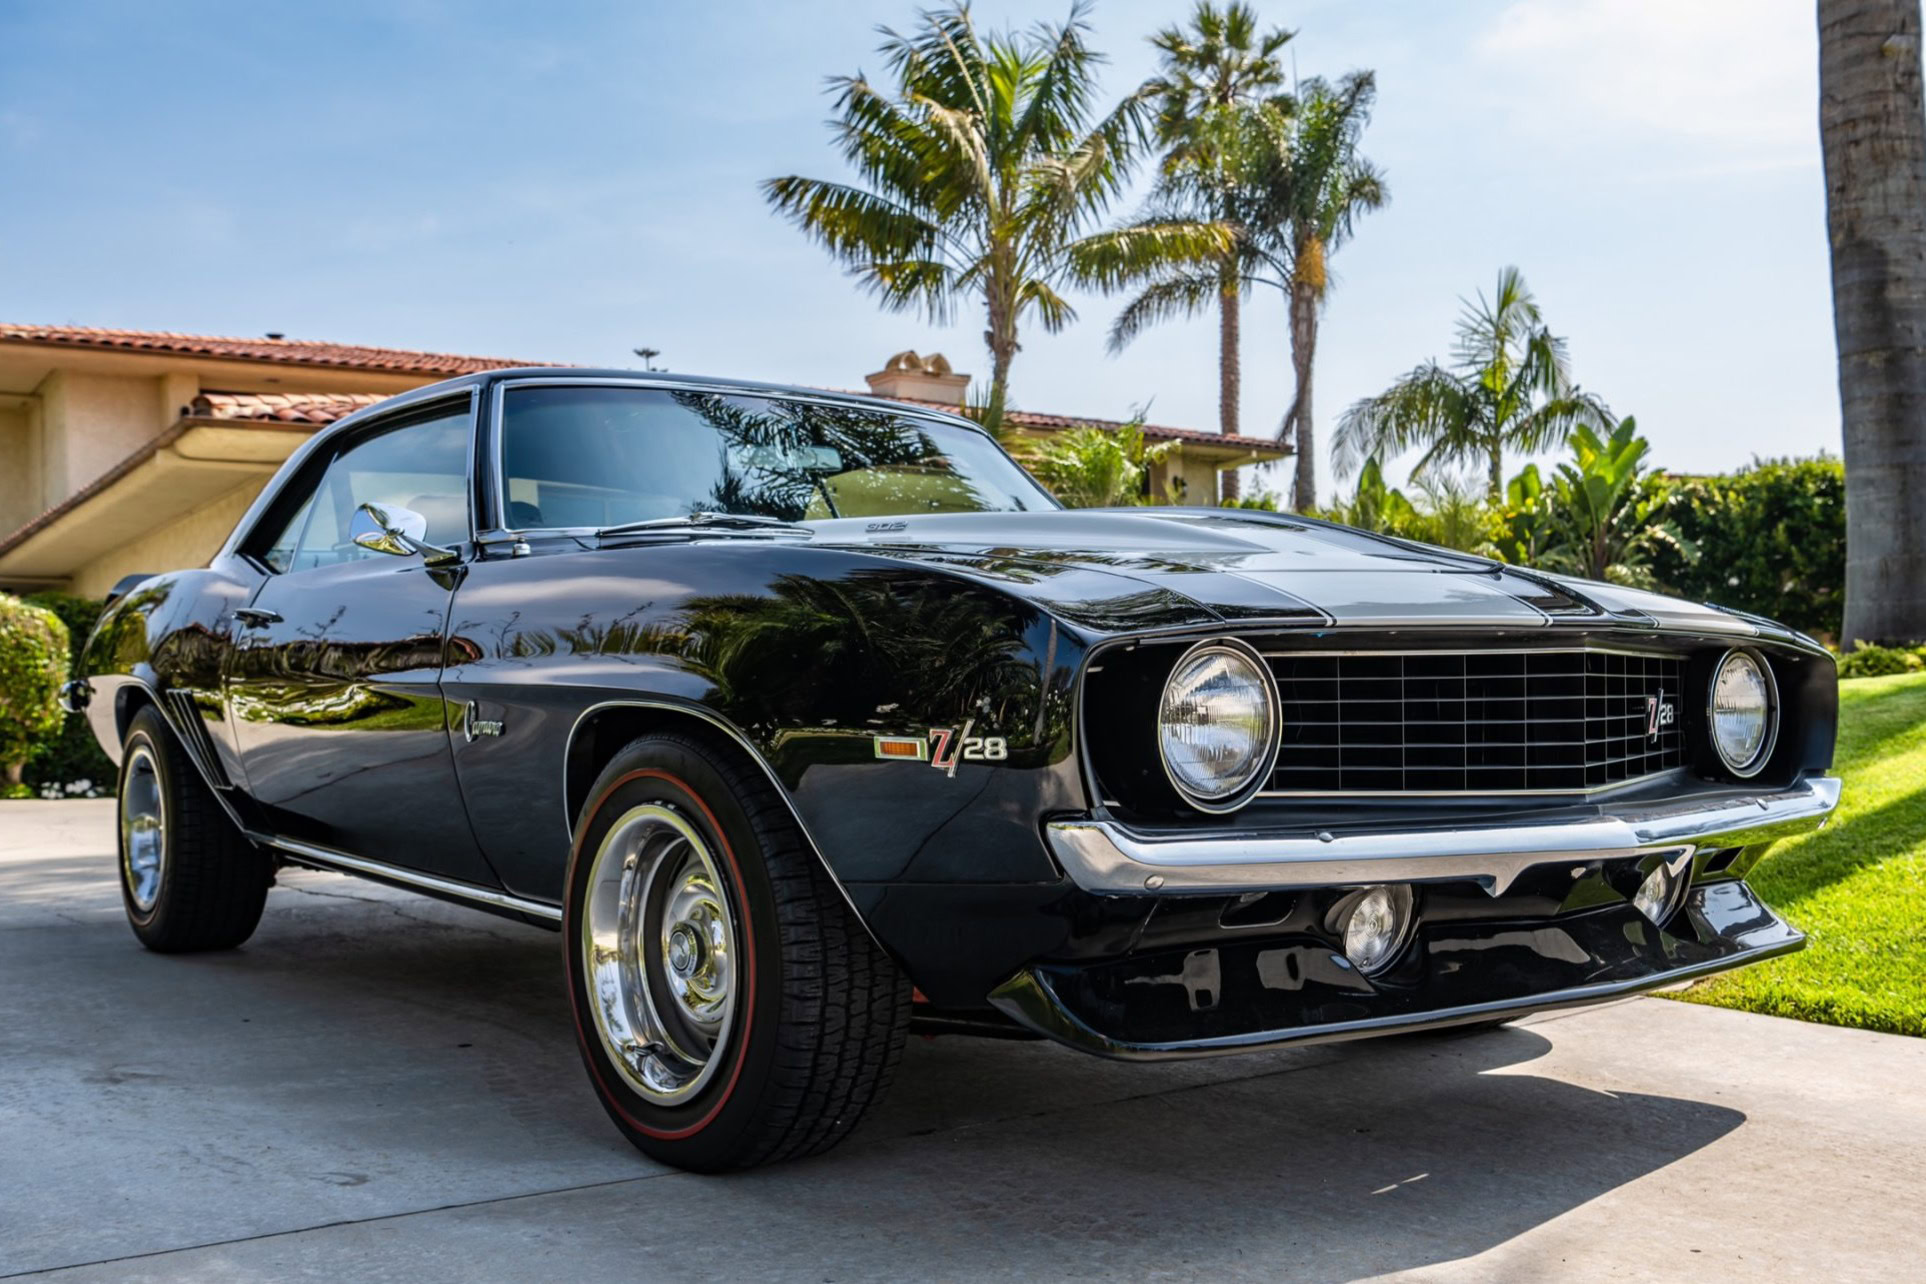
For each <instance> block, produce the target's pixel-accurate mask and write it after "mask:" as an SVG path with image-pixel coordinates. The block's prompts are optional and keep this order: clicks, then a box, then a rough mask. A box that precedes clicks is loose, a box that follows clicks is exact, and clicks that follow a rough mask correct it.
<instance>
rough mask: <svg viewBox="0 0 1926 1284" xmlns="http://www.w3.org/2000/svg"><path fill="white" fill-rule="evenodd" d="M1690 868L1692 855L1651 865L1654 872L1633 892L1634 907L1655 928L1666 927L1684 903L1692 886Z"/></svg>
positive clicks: (1681, 855)
mask: <svg viewBox="0 0 1926 1284" xmlns="http://www.w3.org/2000/svg"><path fill="white" fill-rule="evenodd" d="M1691 868H1692V853H1691V852H1683V853H1681V854H1679V855H1677V856H1674V857H1672V858H1671V859H1670V860H1661V861H1660V862H1659V863H1658V864H1656V865H1654V866H1652V872H1651V873H1649V874H1647V875H1646V876H1645V881H1644V882H1642V883H1640V884H1639V885H1638V890H1637V891H1636V892H1633V893H1632V908H1634V909H1636V910H1637V911H1638V912H1639V913H1641V914H1643V915H1645V917H1646V918H1648V919H1650V920H1652V923H1653V924H1654V925H1655V926H1657V927H1664V926H1665V924H1666V923H1667V922H1668V921H1669V920H1670V919H1671V917H1672V915H1674V914H1676V913H1678V911H1679V905H1680V904H1681V903H1682V902H1683V901H1684V900H1685V891H1686V888H1687V886H1688V885H1689V884H1690V883H1691V878H1690V876H1689V874H1688V873H1687V871H1688V870H1690V869H1691Z"/></svg>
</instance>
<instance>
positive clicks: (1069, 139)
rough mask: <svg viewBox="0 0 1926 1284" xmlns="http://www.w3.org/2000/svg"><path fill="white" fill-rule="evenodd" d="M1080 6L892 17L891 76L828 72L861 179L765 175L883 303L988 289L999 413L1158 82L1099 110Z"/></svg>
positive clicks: (1175, 233) (1049, 323)
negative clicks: (906, 20) (1041, 20)
mask: <svg viewBox="0 0 1926 1284" xmlns="http://www.w3.org/2000/svg"><path fill="white" fill-rule="evenodd" d="M1082 14H1083V9H1082V7H1081V6H1078V7H1074V8H1072V9H1071V11H1070V16H1069V18H1068V19H1067V20H1066V21H1065V22H1063V23H1062V24H1061V25H1057V26H1049V25H1043V26H1038V27H1036V28H1034V29H1033V30H1032V31H1030V32H1029V33H1027V34H1024V35H1017V34H1014V33H1000V34H990V35H980V34H979V33H978V31H977V29H976V25H975V23H974V22H973V21H972V19H971V16H970V11H969V8H968V7H967V6H966V5H958V6H956V7H953V8H949V9H942V10H937V11H934V12H929V13H925V14H923V15H922V25H921V27H920V28H919V29H918V30H917V31H915V32H913V33H910V34H899V33H897V32H895V31H893V30H891V29H889V28H887V27H884V28H881V29H880V30H881V34H882V36H883V43H882V46H881V48H880V52H881V54H882V55H883V58H884V61H885V63H886V64H887V66H888V67H889V70H890V72H891V74H892V75H893V77H894V80H895V84H894V87H893V90H889V91H886V90H884V89H881V88H879V87H877V86H875V85H873V84H871V83H870V82H869V80H867V79H866V78H865V77H863V76H862V75H861V74H857V75H854V76H839V77H836V78H834V79H832V81H831V82H830V83H831V91H832V92H833V93H834V94H835V97H836V112H837V119H836V120H835V121H834V122H833V123H832V129H833V130H834V132H835V135H836V141H837V146H838V148H839V150H840V151H841V152H842V155H843V157H844V159H845V160H847V161H848V162H849V164H850V165H851V167H853V168H854V169H855V171H856V173H857V175H858V176H859V177H860V180H861V182H860V183H858V184H852V183H839V182H831V181H828V180H825V179H816V178H804V177H801V176H798V175H790V176H787V177H783V178H772V179H769V180H768V181H766V182H765V183H763V185H762V190H763V193H764V195H765V196H766V198H767V199H768V201H769V204H770V206H771V207H772V208H773V209H774V210H775V211H776V212H777V213H779V214H781V215H783V216H784V217H786V218H788V219H790V220H791V221H792V222H794V223H795V224H796V225H797V226H798V227H800V228H801V229H802V230H803V231H804V232H806V233H807V234H808V235H809V236H811V237H812V238H814V239H815V240H816V241H818V242H819V243H820V244H821V245H822V246H823V247H824V248H825V249H826V250H828V251H829V253H830V254H831V255H832V256H833V257H835V258H836V259H838V260H839V261H841V262H842V263H844V264H846V265H847V266H848V267H849V269H850V271H851V272H852V273H853V274H854V275H855V276H856V277H857V278H858V279H859V280H860V281H862V283H863V284H864V286H865V287H866V288H867V289H869V290H870V292H871V293H873V294H875V295H876V297H877V298H878V300H879V301H880V302H881V303H882V305H883V306H884V307H885V308H888V309H890V310H892V311H904V310H919V309H920V310H921V311H923V312H924V313H925V314H926V315H928V316H929V317H931V318H932V319H933V320H936V321H947V320H948V319H949V317H950V315H951V314H952V313H953V311H954V310H955V308H956V306H957V305H958V303H959V302H960V301H962V300H965V299H968V300H971V301H974V302H977V303H980V304H981V306H982V308H983V310H984V316H985V321H986V328H985V332H984V340H985V342H986V343H987V344H988V346H989V350H990V401H989V405H988V407H987V408H986V416H985V417H986V420H987V422H988V423H989V425H990V426H991V427H992V428H994V427H996V426H997V425H998V423H999V422H1000V420H1001V418H1002V413H1003V408H1004V405H1005V402H1006V399H1007V395H1008V387H1009V373H1010V363H1011V361H1012V360H1013V359H1014V358H1015V356H1016V354H1017V351H1018V349H1019V348H1020V346H1021V345H1020V342H1019V336H1020V333H1021V329H1022V326H1023V325H1024V324H1025V323H1027V322H1028V321H1029V320H1030V319H1034V320H1035V321H1036V322H1037V324H1039V325H1041V326H1042V327H1043V328H1044V329H1045V330H1046V331H1050V332H1055V331H1057V330H1061V329H1062V328H1063V327H1064V326H1065V325H1066V324H1068V323H1069V322H1070V321H1071V320H1072V319H1073V318H1074V317H1075V313H1074V311H1073V310H1072V309H1071V307H1070V304H1069V302H1068V301H1067V300H1065V299H1064V297H1063V296H1062V295H1061V294H1059V293H1058V292H1057V286H1058V285H1059V284H1061V283H1062V282H1063V281H1064V280H1065V278H1066V276H1067V274H1068V270H1069V251H1068V247H1069V246H1070V244H1071V243H1072V242H1073V241H1075V240H1076V239H1077V237H1078V234H1079V233H1080V232H1081V231H1082V230H1083V229H1084V228H1085V227H1086V226H1087V225H1088V224H1089V223H1090V222H1092V221H1093V220H1095V219H1096V218H1098V217H1099V216H1101V214H1102V213H1103V211H1104V210H1105V209H1106V208H1107V207H1108V205H1109V204H1110V202H1111V201H1112V200H1113V199H1114V198H1115V197H1116V196H1117V195H1118V193H1119V192H1121V191H1122V190H1123V187H1124V185H1125V184H1126V183H1127V181H1128V179H1129V177H1130V172H1131V166H1132V161H1133V157H1134V156H1135V154H1136V151H1137V150H1138V149H1139V148H1140V147H1141V145H1142V143H1143V142H1144V139H1145V135H1146V131H1147V129H1148V122H1147V120H1146V115H1147V112H1148V105H1147V104H1148V101H1149V99H1148V91H1147V90H1145V89H1139V90H1138V91H1136V92H1134V93H1132V94H1130V95H1129V96H1127V97H1126V98H1124V99H1123V100H1122V101H1121V102H1120V103H1118V104H1117V105H1115V106H1114V107H1112V108H1111V109H1110V110H1109V111H1108V112H1106V113H1102V114H1099V113H1098V112H1097V111H1096V103H1095V100H1096V93H1097V87H1096V69H1097V67H1098V65H1099V64H1100V63H1101V62H1102V56H1101V55H1099V54H1098V53H1096V52H1095V51H1093V50H1092V49H1091V48H1090V46H1089V44H1088V43H1087V41H1086V39H1085V37H1086V36H1087V34H1088V25H1087V24H1086V23H1085V22H1084V21H1083V18H1082ZM1163 235H1164V236H1165V237H1167V238H1168V239H1170V240H1171V241H1173V242H1178V243H1180V245H1181V246H1182V248H1185V249H1187V251H1189V252H1192V253H1198V254H1201V253H1205V252H1208V250H1209V249H1210V248H1211V247H1212V246H1214V245H1216V244H1218V243H1220V242H1221V236H1220V235H1218V234H1217V233H1215V232H1199V231H1198V230H1197V229H1193V228H1177V229H1172V230H1170V231H1168V232H1166V233H1164V234H1163ZM1186 242H1187V244H1185V243H1186Z"/></svg>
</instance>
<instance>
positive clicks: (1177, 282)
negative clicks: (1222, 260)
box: [1108, 272, 1221, 354]
mask: <svg viewBox="0 0 1926 1284" xmlns="http://www.w3.org/2000/svg"><path fill="white" fill-rule="evenodd" d="M1220 289H1221V286H1220V285H1219V283H1218V280H1217V274H1216V273H1215V272H1192V273H1188V274H1184V275H1178V276H1170V277H1165V278H1163V279H1162V280H1159V281H1154V282H1152V283H1151V284H1150V285H1148V286H1145V287H1144V289H1143V291H1142V292H1141V293H1139V294H1138V295H1137V297H1136V298H1134V299H1132V300H1131V301H1130V302H1128V303H1126V304H1125V305H1124V308H1123V311H1121V312H1119V313H1118V314H1117V319H1116V320H1115V321H1113V322H1111V323H1110V340H1109V345H1108V346H1109V348H1110V351H1111V352H1112V353H1113V354H1115V353H1118V352H1122V351H1123V350H1124V348H1125V347H1126V346H1128V345H1129V343H1130V341H1131V340H1132V339H1135V338H1136V337H1137V336H1138V335H1140V334H1142V333H1143V332H1144V331H1145V330H1147V329H1149V328H1150V327H1151V326H1153V325H1156V324H1158V323H1159V322H1162V321H1174V320H1177V319H1179V318H1183V317H1194V316H1197V315H1199V314H1201V313H1204V312H1208V311H1209V310H1210V309H1211V308H1214V307H1215V306H1217V297H1218V291H1219V290H1220Z"/></svg>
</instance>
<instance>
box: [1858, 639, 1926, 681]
mask: <svg viewBox="0 0 1926 1284" xmlns="http://www.w3.org/2000/svg"><path fill="white" fill-rule="evenodd" d="M1921 671H1926V646H1869V645H1867V644H1866V643H1864V642H1861V643H1860V644H1859V645H1858V646H1856V647H1854V648H1853V649H1852V650H1850V651H1848V652H1846V653H1845V654H1843V655H1841V656H1840V657H1839V676H1840V677H1842V678H1883V677H1887V676H1889V675H1891V674H1894V673H1919V672H1921Z"/></svg>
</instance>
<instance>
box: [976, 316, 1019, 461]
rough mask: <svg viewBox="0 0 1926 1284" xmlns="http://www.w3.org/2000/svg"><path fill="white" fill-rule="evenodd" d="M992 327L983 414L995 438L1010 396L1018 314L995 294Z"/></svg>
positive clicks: (985, 339)
mask: <svg viewBox="0 0 1926 1284" xmlns="http://www.w3.org/2000/svg"><path fill="white" fill-rule="evenodd" d="M989 311H990V328H989V329H988V330H985V331H984V332H983V342H984V343H986V344H988V345H989V348H990V404H989V406H988V407H987V408H986V409H985V411H984V415H983V426H984V427H986V428H988V429H989V430H990V432H991V434H992V435H994V436H997V437H999V438H1000V437H1001V436H1002V435H1003V409H1004V403H1005V401H1006V400H1007V399H1008V397H1009V393H1010V362H1011V360H1012V359H1013V358H1015V356H1016V353H1017V347H1018V344H1017V336H1016V313H1015V310H1014V309H1012V308H1010V307H1008V306H1007V305H1006V304H1004V302H1003V301H1002V300H1001V299H999V298H998V297H997V296H996V295H995V294H994V293H992V294H991V295H990V299H989Z"/></svg>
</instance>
